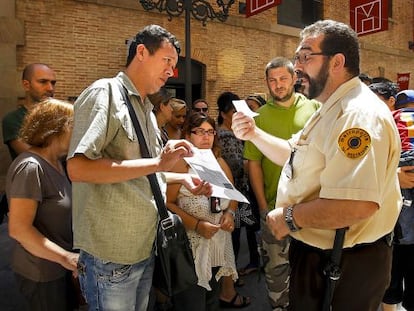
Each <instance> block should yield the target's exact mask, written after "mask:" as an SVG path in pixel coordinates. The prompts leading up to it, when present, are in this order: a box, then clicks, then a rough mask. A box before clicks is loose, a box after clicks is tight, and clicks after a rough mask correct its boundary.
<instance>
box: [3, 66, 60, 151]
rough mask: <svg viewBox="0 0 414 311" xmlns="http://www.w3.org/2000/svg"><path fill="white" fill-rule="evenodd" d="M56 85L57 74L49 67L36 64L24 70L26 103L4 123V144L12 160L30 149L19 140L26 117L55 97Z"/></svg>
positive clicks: (10, 113)
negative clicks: (37, 106) (38, 106)
mask: <svg viewBox="0 0 414 311" xmlns="http://www.w3.org/2000/svg"><path fill="white" fill-rule="evenodd" d="M55 84H56V74H55V72H54V71H53V70H52V69H51V68H50V67H49V66H48V65H46V64H40V63H34V64H29V65H27V66H26V67H25V68H24V70H23V74H22V86H23V89H24V91H25V99H24V103H23V104H22V105H20V106H19V107H18V108H17V109H16V110H13V111H11V112H9V113H8V114H7V115H6V116H5V117H4V118H3V121H2V126H3V142H4V143H5V144H6V145H7V147H8V148H9V152H10V156H11V158H12V159H15V158H16V157H17V155H18V154H20V153H22V152H23V151H26V150H27V149H28V148H29V147H30V146H29V145H27V144H26V143H24V142H22V141H21V140H20V139H19V131H20V127H21V125H22V123H23V119H24V117H25V116H26V114H27V112H28V111H29V110H30V109H32V108H33V107H34V106H36V105H37V103H39V102H41V101H42V100H44V99H46V98H49V97H53V96H54V95H55Z"/></svg>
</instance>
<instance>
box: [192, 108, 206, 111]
mask: <svg viewBox="0 0 414 311" xmlns="http://www.w3.org/2000/svg"><path fill="white" fill-rule="evenodd" d="M193 110H194V111H195V112H207V111H208V108H207V107H204V108H193Z"/></svg>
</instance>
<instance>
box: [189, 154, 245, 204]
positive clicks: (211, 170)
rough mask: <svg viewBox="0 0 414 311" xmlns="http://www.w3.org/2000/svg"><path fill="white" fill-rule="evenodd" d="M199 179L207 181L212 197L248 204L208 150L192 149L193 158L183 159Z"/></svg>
mask: <svg viewBox="0 0 414 311" xmlns="http://www.w3.org/2000/svg"><path fill="white" fill-rule="evenodd" d="M184 160H185V161H186V162H187V163H188V164H189V165H190V166H191V168H192V169H193V170H194V172H195V173H196V174H197V175H198V177H200V179H202V180H205V181H207V182H208V183H210V184H211V186H212V188H213V193H212V194H211V195H212V196H213V197H219V198H225V199H229V200H235V201H239V202H245V203H249V200H247V198H246V197H245V196H244V195H243V194H242V193H241V192H240V191H238V190H237V189H236V188H235V187H234V186H233V184H232V183H231V182H230V180H229V179H228V178H227V176H226V174H224V172H223V170H222V169H221V167H220V164H219V163H218V162H217V159H216V157H215V156H214V154H213V152H212V151H211V150H210V149H198V148H195V147H194V148H193V156H192V157H188V158H184Z"/></svg>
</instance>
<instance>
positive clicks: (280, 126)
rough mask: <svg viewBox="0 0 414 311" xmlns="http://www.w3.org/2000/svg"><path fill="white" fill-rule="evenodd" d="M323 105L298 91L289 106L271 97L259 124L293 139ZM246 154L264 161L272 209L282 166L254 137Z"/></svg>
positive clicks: (246, 144) (263, 109)
mask: <svg viewBox="0 0 414 311" xmlns="http://www.w3.org/2000/svg"><path fill="white" fill-rule="evenodd" d="M319 107H320V104H319V102H317V101H315V100H309V99H307V98H306V97H305V96H303V95H302V94H298V93H297V94H295V101H294V103H293V104H292V105H291V106H290V107H289V108H287V107H283V106H280V105H277V104H275V103H274V102H273V100H270V101H268V102H267V103H266V105H264V106H262V107H260V109H259V110H258V112H259V115H258V116H257V117H256V118H255V121H256V125H257V127H259V128H261V129H262V130H263V131H265V132H267V133H269V134H271V135H273V136H276V137H280V138H283V139H289V138H291V137H292V135H293V134H295V133H297V132H298V131H299V130H301V129H302V128H303V126H304V125H305V123H306V121H307V120H308V119H309V118H310V116H311V115H312V114H313V113H314V112H315V111H316V110H317V109H318V108H319ZM244 157H245V158H246V159H247V160H254V161H260V163H261V166H262V170H263V182H264V193H265V197H266V202H267V206H268V208H269V210H272V209H273V208H274V206H275V201H276V193H277V186H278V183H279V176H280V172H281V171H282V167H281V166H279V165H276V164H275V163H273V162H272V161H271V160H269V159H268V158H267V157H265V156H264V155H263V153H262V152H261V151H260V150H259V149H258V148H257V147H256V146H255V145H254V144H253V143H252V142H250V141H246V143H245V147H244Z"/></svg>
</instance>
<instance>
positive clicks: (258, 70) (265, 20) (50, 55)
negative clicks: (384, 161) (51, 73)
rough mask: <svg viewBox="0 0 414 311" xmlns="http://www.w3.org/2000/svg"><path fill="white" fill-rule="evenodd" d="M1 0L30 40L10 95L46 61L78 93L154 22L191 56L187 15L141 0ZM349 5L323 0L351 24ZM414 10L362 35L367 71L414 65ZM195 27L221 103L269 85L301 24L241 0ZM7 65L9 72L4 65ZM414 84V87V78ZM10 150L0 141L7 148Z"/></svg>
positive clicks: (200, 57)
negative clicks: (224, 95) (30, 69)
mask: <svg viewBox="0 0 414 311" xmlns="http://www.w3.org/2000/svg"><path fill="white" fill-rule="evenodd" d="M211 2H214V1H211ZM2 5H4V6H8V7H9V8H11V7H12V10H11V11H12V15H13V18H15V19H16V21H17V22H18V23H19V24H21V25H23V27H24V41H23V42H20V44H21V45H17V44H15V43H13V49H14V48H15V52H13V54H12V57H15V58H16V59H15V63H14V65H13V66H12V69H11V71H12V72H13V73H14V75H13V78H12V82H9V83H14V88H15V89H17V91H16V92H14V93H13V95H12V96H11V97H9V99H12V98H15V97H16V96H17V95H21V94H22V91H21V88H20V81H19V80H18V79H16V73H17V77H20V73H21V71H22V69H23V67H24V66H25V65H26V64H28V63H31V62H44V63H47V64H49V65H50V66H51V67H52V68H54V69H55V71H56V73H57V79H58V84H57V92H56V97H57V98H61V99H67V98H68V97H71V96H77V95H78V94H79V93H80V92H81V91H82V90H83V89H84V88H85V87H86V86H88V85H89V84H90V83H91V82H93V81H94V80H96V79H98V78H101V77H112V76H114V75H115V74H116V73H117V72H118V71H119V70H122V68H123V65H124V63H125V57H126V47H125V44H124V42H125V39H127V38H130V37H132V36H134V35H135V34H136V32H137V31H138V30H139V29H141V28H142V27H143V26H145V25H147V24H149V23H155V24H159V25H161V26H163V27H165V28H167V29H168V30H170V31H171V32H172V33H174V34H175V35H176V36H177V37H178V39H179V40H180V41H181V43H182V47H183V49H182V50H183V52H182V55H183V56H184V37H185V29H184V16H182V17H179V18H173V19H172V21H169V20H168V18H167V15H166V14H160V13H158V12H157V13H155V12H154V13H152V12H145V11H144V10H143V9H142V7H141V5H140V4H139V0H14V1H11V0H4V1H3V2H2ZM14 6H15V7H14ZM407 8H409V9H407ZM14 11H15V12H14ZM348 11H349V1H344V0H343V1H334V0H326V1H325V2H324V17H325V18H331V19H336V20H339V21H343V22H346V23H348V20H349V14H348ZM413 11H414V0H394V1H393V19H392V20H391V22H390V23H389V31H387V32H382V33H377V34H372V35H368V36H364V37H361V47H362V50H361V71H362V72H366V73H368V74H370V75H371V76H378V75H380V73H382V72H383V73H384V76H385V77H387V78H389V79H391V80H395V79H396V74H397V72H411V71H413V72H414V52H413V51H410V50H408V41H412V40H413V32H414V30H413V27H414V26H413V23H414V18H413V14H414V12H413ZM344 12H346V13H345V14H344ZM0 15H1V14H0ZM0 30H1V24H0ZM7 30H8V29H4V31H7ZM191 32H192V36H191V40H192V41H191V43H192V57H193V59H195V60H197V61H199V62H202V63H204V64H205V65H206V82H205V90H204V92H205V94H206V95H205V97H206V98H207V100H208V101H209V102H210V103H212V104H214V105H215V101H216V99H217V97H218V95H219V94H220V93H221V92H223V91H228V90H229V91H233V92H235V93H237V94H238V95H239V96H241V97H244V96H246V95H248V94H249V93H252V92H266V91H267V89H266V87H265V84H264V67H265V65H266V63H267V62H268V61H269V60H270V59H271V58H273V57H275V56H287V57H292V56H293V54H294V51H295V48H296V46H297V43H298V34H299V29H296V28H291V27H286V26H282V25H278V24H277V18H276V8H273V9H271V10H269V11H267V12H263V13H261V14H259V15H257V16H253V17H250V18H248V19H246V18H244V16H242V15H239V14H238V1H236V4H235V5H234V6H233V7H232V9H231V16H230V18H229V19H228V21H227V22H225V23H220V22H216V21H210V22H207V26H206V27H203V26H202V24H201V23H200V22H198V21H196V20H193V19H192V21H191ZM1 38H2V37H1V36H0V40H1ZM0 49H1V42H0ZM2 57H3V55H2ZM0 68H1V70H2V74H1V75H0V76H2V75H3V72H4V70H5V68H3V67H0ZM9 70H10V68H9ZM413 79H414V76H413V77H412V78H411V80H413ZM0 85H1V83H0ZM410 86H411V88H414V82H411V84H410ZM0 96H1V94H0ZM9 102H11V103H13V105H11V104H8V105H7V106H6V107H7V108H6V109H0V118H2V117H3V115H4V113H5V112H6V111H5V110H11V109H13V108H14V104H15V100H14V101H13V100H11V101H9ZM214 108H215V107H214V106H213V109H214ZM4 150H5V148H4V146H1V147H0V154H3V155H4V154H5V152H4ZM2 162H3V161H2ZM3 163H4V162H3ZM4 172H5V168H4V166H3V167H0V176H3V175H4ZM0 190H1V183H0Z"/></svg>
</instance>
